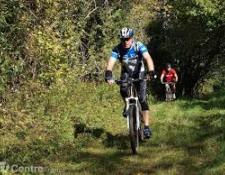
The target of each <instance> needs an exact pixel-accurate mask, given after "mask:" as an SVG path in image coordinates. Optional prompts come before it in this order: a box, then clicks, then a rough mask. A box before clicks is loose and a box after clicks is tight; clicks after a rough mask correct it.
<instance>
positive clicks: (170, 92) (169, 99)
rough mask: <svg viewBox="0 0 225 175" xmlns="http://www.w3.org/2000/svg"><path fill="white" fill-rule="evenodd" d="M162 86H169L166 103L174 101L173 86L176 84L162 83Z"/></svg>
mask: <svg viewBox="0 0 225 175" xmlns="http://www.w3.org/2000/svg"><path fill="white" fill-rule="evenodd" d="M162 84H168V85H169V88H168V91H166V92H165V95H166V99H165V100H166V101H172V100H174V98H173V92H172V89H171V86H173V85H174V84H176V83H175V82H162Z"/></svg>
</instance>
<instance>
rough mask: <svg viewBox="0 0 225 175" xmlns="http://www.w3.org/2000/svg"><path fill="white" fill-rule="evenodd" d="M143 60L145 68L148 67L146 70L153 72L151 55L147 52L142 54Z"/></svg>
mask: <svg viewBox="0 0 225 175" xmlns="http://www.w3.org/2000/svg"><path fill="white" fill-rule="evenodd" d="M142 56H143V58H144V59H145V61H146V63H147V66H148V70H149V71H154V70H155V67H154V62H153V60H152V57H151V55H150V54H149V53H148V52H145V53H143V54H142Z"/></svg>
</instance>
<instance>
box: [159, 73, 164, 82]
mask: <svg viewBox="0 0 225 175" xmlns="http://www.w3.org/2000/svg"><path fill="white" fill-rule="evenodd" d="M163 78H164V74H161V77H160V82H163Z"/></svg>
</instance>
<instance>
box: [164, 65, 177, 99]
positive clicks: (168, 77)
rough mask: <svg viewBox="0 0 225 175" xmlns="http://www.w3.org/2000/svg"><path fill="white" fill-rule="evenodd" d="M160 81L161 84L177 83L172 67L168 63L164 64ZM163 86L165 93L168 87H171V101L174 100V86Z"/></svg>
mask: <svg viewBox="0 0 225 175" xmlns="http://www.w3.org/2000/svg"><path fill="white" fill-rule="evenodd" d="M160 81H161V82H162V83H164V82H175V83H177V82H178V76H177V73H176V71H175V70H174V69H172V66H171V64H170V63H167V64H166V69H165V70H163V71H162V74H161V77H160ZM175 83H174V84H171V85H169V84H165V91H166V92H168V89H169V86H171V89H172V92H173V99H174V100H175V99H176V94H175V93H176V84H175Z"/></svg>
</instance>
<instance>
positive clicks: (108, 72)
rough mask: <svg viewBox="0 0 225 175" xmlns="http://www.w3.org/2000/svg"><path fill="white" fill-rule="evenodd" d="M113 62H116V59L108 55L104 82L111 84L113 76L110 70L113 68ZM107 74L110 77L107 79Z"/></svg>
mask: <svg viewBox="0 0 225 175" xmlns="http://www.w3.org/2000/svg"><path fill="white" fill-rule="evenodd" d="M115 63H116V59H115V58H113V57H110V58H109V61H108V64H107V67H106V74H105V79H106V82H107V83H109V84H112V83H113V82H114V80H113V77H112V70H113V67H114V65H115ZM108 76H109V77H110V78H111V79H108V78H107V77H108Z"/></svg>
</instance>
